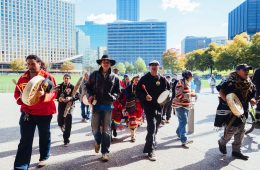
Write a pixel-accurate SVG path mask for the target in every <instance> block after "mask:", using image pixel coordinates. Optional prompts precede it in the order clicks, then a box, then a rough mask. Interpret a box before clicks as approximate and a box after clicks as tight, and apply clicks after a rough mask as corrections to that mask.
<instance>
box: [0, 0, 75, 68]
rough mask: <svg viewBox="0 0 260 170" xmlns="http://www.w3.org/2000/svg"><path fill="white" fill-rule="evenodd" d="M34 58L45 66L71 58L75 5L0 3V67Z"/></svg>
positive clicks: (50, 0) (48, 0)
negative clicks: (33, 55) (45, 62)
mask: <svg viewBox="0 0 260 170" xmlns="http://www.w3.org/2000/svg"><path fill="white" fill-rule="evenodd" d="M29 54H36V55H38V56H40V57H41V58H42V59H43V60H44V61H47V62H49V63H52V62H57V61H62V60H64V59H66V58H68V57H72V56H74V55H75V4H73V3H71V2H68V1H64V0H27V1H25V0H5V1H4V0H2V1H1V3H0V63H1V64H8V63H10V62H11V61H13V60H14V59H18V58H21V59H24V58H25V56H28V55H29Z"/></svg>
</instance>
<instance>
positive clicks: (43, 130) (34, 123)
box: [14, 113, 52, 169]
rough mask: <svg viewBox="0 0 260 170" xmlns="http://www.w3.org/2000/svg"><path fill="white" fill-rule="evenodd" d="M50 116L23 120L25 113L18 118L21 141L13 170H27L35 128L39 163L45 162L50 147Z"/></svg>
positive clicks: (30, 117)
mask: <svg viewBox="0 0 260 170" xmlns="http://www.w3.org/2000/svg"><path fill="white" fill-rule="evenodd" d="M51 119H52V115H48V116H32V115H30V116H29V117H28V119H25V113H22V114H21V117H20V121H19V124H20V134H21V139H20V143H19V145H18V149H17V153H16V157H15V162H14V169H28V168H29V164H30V161H31V155H32V145H33V138H34V132H35V128H36V127H37V128H38V133H39V148H40V149H39V151H40V159H39V160H40V161H42V160H47V159H48V158H49V156H50V147H51V132H50V123H51Z"/></svg>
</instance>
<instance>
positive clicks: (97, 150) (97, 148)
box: [95, 144, 100, 153]
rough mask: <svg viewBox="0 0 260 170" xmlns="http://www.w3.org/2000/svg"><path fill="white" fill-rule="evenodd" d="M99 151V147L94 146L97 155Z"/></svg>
mask: <svg viewBox="0 0 260 170" xmlns="http://www.w3.org/2000/svg"><path fill="white" fill-rule="evenodd" d="M99 150H100V145H99V144H95V152H96V153H99Z"/></svg>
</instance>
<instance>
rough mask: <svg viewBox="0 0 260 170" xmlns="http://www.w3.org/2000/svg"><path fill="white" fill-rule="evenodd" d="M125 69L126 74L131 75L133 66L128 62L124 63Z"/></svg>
mask: <svg viewBox="0 0 260 170" xmlns="http://www.w3.org/2000/svg"><path fill="white" fill-rule="evenodd" d="M125 68H126V73H133V72H134V69H135V67H134V65H133V64H130V63H129V62H125Z"/></svg>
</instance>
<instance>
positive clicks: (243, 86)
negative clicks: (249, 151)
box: [217, 64, 256, 160]
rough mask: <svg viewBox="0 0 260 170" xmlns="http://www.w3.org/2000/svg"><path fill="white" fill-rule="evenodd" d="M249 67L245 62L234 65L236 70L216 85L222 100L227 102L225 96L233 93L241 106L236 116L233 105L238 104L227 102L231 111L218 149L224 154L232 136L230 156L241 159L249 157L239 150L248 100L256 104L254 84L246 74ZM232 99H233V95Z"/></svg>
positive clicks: (246, 115) (243, 132)
mask: <svg viewBox="0 0 260 170" xmlns="http://www.w3.org/2000/svg"><path fill="white" fill-rule="evenodd" d="M251 69H252V67H251V66H248V65H247V64H239V65H237V67H236V71H235V72H232V73H231V74H230V75H229V77H228V78H227V79H225V80H224V81H222V82H221V83H220V84H219V85H218V86H217V90H218V91H219V95H220V97H221V99H222V100H223V102H226V103H227V98H226V97H227V96H228V95H230V94H234V95H233V96H237V98H238V100H239V101H240V102H239V103H240V105H241V108H243V109H242V111H240V112H242V113H240V115H239V116H237V115H236V114H235V112H234V107H235V108H238V107H237V106H236V105H238V104H237V102H234V103H235V104H233V105H230V104H229V103H227V105H228V106H229V109H230V110H231V112H232V113H231V114H230V117H229V119H228V120H227V122H226V128H225V131H224V135H223V136H222V137H221V138H220V139H219V140H218V145H219V151H220V152H221V153H222V154H226V153H227V149H226V144H227V143H228V142H229V141H230V139H231V138H232V137H233V136H234V142H233V143H232V156H233V157H235V158H237V159H242V160H248V158H249V157H248V156H245V155H243V154H242V153H241V150H240V148H241V144H242V140H243V138H244V134H245V123H246V119H247V117H248V109H249V102H250V103H251V105H255V104H256V101H255V99H254V98H253V97H254V95H255V86H254V84H253V83H252V82H251V80H250V78H249V76H248V73H249V70H251ZM231 100H232V99H231ZM233 100H235V97H233ZM232 107H233V108H232Z"/></svg>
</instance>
